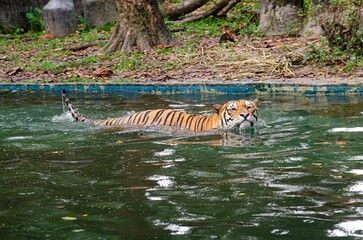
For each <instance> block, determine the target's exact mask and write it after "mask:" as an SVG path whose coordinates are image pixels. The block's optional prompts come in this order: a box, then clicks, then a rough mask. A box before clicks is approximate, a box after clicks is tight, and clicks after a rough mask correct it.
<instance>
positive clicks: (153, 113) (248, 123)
mask: <svg viewBox="0 0 363 240" xmlns="http://www.w3.org/2000/svg"><path fill="white" fill-rule="evenodd" d="M62 98H63V101H64V102H65V105H66V106H67V107H68V109H69V111H70V112H71V114H72V117H73V118H74V120H75V121H77V122H86V123H91V124H95V125H101V126H170V127H178V128H181V129H183V130H187V131H190V132H205V131H209V130H213V129H231V128H247V127H252V126H254V125H255V124H256V123H257V101H258V100H257V99H256V100H253V101H249V100H236V101H228V102H226V103H224V104H221V105H214V113H213V114H211V115H209V116H204V115H193V114H189V113H186V112H184V111H180V110H175V109H155V110H146V111H141V112H136V113H133V114H130V115H127V116H121V117H115V118H108V119H101V120H94V119H89V118H86V117H84V116H82V115H81V114H80V113H79V112H78V111H77V110H76V108H75V107H74V106H73V104H72V103H71V101H70V100H69V98H68V97H67V96H66V93H65V90H64V89H62Z"/></svg>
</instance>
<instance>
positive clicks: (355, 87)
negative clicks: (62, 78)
mask: <svg viewBox="0 0 363 240" xmlns="http://www.w3.org/2000/svg"><path fill="white" fill-rule="evenodd" d="M61 88H64V89H66V90H71V91H83V92H139V93H150V94H174V93H175V94H177V93H192V92H203V93H241V94H298V95H335V94H358V95H360V94H363V82H362V83H361V84H346V83H344V84H297V83H272V82H259V83H162V84H160V83H51V84H32V83H1V84H0V90H13V91H53V92H57V91H60V90H61Z"/></svg>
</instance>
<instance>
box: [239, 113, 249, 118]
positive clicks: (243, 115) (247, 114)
mask: <svg viewBox="0 0 363 240" xmlns="http://www.w3.org/2000/svg"><path fill="white" fill-rule="evenodd" d="M239 115H240V116H241V117H243V118H247V117H248V116H249V115H250V113H248V112H247V113H240V114H239Z"/></svg>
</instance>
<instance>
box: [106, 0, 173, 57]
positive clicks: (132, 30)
mask: <svg viewBox="0 0 363 240" xmlns="http://www.w3.org/2000/svg"><path fill="white" fill-rule="evenodd" d="M117 9H118V19H117V23H116V26H115V29H114V33H113V34H112V36H111V39H110V40H109V42H108V43H107V44H106V46H105V47H104V52H106V53H109V52H116V51H122V52H130V51H132V47H133V46H137V47H138V48H139V49H140V50H142V51H151V50H152V47H153V46H157V45H170V44H171V43H172V42H173V38H172V35H171V32H170V30H169V29H168V28H167V27H166V25H165V23H164V20H163V17H162V14H161V12H160V10H159V6H158V3H157V0H117Z"/></svg>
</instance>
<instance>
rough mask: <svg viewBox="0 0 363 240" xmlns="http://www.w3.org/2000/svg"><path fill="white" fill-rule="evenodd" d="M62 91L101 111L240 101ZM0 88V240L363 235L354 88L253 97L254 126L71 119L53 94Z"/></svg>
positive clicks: (358, 100) (90, 110) (204, 110)
mask: <svg viewBox="0 0 363 240" xmlns="http://www.w3.org/2000/svg"><path fill="white" fill-rule="evenodd" d="M70 94H73V95H71V96H70V97H71V99H72V102H73V104H75V105H76V107H77V108H78V110H79V111H80V112H81V113H82V114H83V115H85V116H88V117H91V118H97V119H99V118H108V117H115V116H119V115H120V114H121V115H122V114H126V113H133V112H137V111H141V110H146V109H149V108H175V109H181V110H183V111H187V112H192V113H195V114H210V113H212V112H213V105H214V104H218V103H223V102H225V101H228V100H232V99H236V98H238V99H240V98H241V96H240V94H236V95H233V94H232V95H228V96H227V95H223V94H205V93H203V94H180V95H178V94H175V95H167V96H162V95H157V96H156V95H143V94H135V93H132V94H131V93H115V94H114V95H106V94H94V95H91V94H84V93H70ZM245 97H246V98H248V99H251V98H253V96H245ZM0 98H1V101H0V105H1V106H0V127H1V135H0V144H1V150H2V152H1V154H0V164H1V169H2V170H1V176H2V181H1V183H0V216H1V218H0V234H1V235H0V236H1V237H2V238H4V239H36V238H39V239H53V238H54V239H56V238H57V239H180V238H182V239H254V240H258V239H272V240H274V239H282V238H285V239H308V238H310V239H324V238H329V237H330V238H335V237H348V238H349V237H350V238H352V237H353V238H361V237H363V236H362V234H363V229H362V226H363V222H362V220H361V218H362V216H363V207H362V202H363V197H362V196H363V181H362V175H363V167H362V163H363V162H362V160H363V155H362V149H363V135H362V134H361V132H362V129H363V125H362V124H363V121H362V118H363V116H362V114H361V113H362V109H363V98H362V97H361V96H319V97H296V96H268V95H265V96H259V99H260V105H259V118H260V119H259V123H258V124H257V126H255V127H254V128H249V129H242V130H240V129H234V130H230V131H227V132H224V131H212V132H210V133H203V134H187V133H186V132H185V131H180V130H176V129H170V128H160V127H155V128H147V129H144V128H130V127H118V128H104V127H99V126H92V125H89V124H84V123H77V122H74V121H73V120H72V117H71V114H70V113H69V112H67V113H62V112H63V109H62V106H61V104H60V102H59V94H57V96H55V95H53V94H46V93H26V92H24V93H22V92H2V93H1V95H0Z"/></svg>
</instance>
